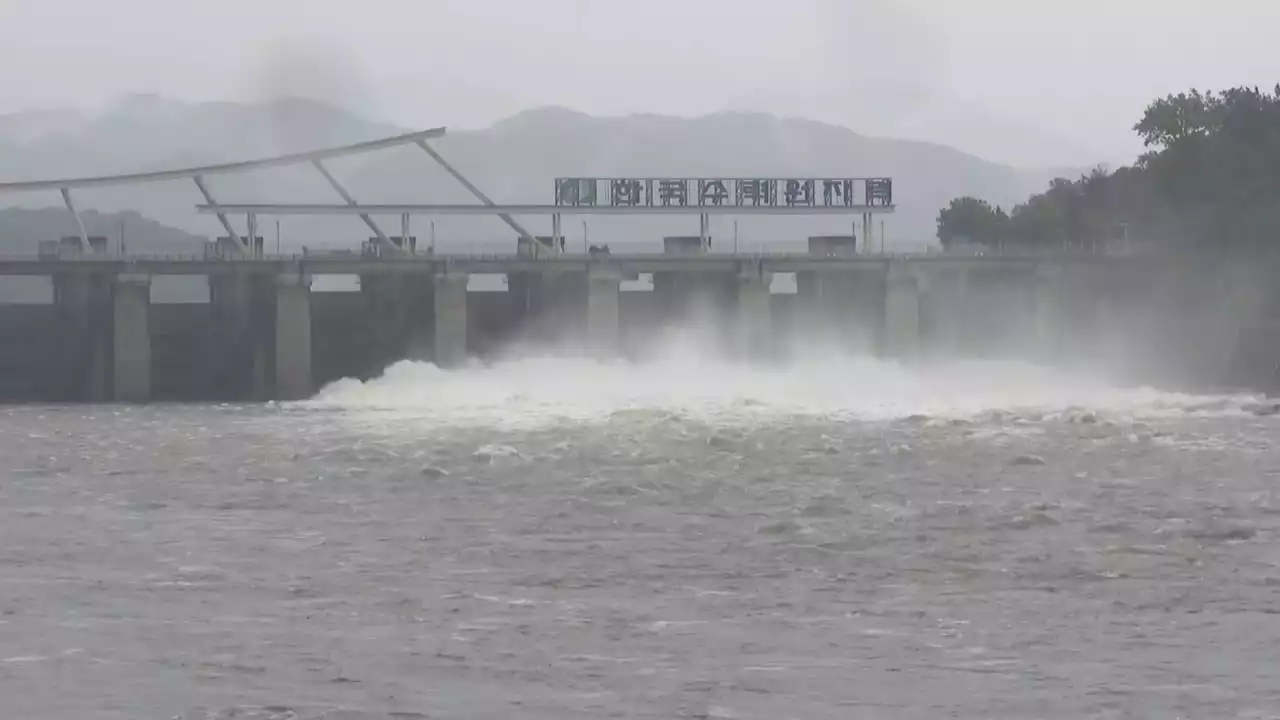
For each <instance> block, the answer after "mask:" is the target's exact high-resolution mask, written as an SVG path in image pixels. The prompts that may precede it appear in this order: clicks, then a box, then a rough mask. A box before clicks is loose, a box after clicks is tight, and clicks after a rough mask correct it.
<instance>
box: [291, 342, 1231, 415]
mask: <svg viewBox="0 0 1280 720" xmlns="http://www.w3.org/2000/svg"><path fill="white" fill-rule="evenodd" d="M1251 399H1252V398H1248V397H1244V396H1238V397H1237V396H1213V397H1206V396H1192V395H1184V394H1178V393H1168V392H1161V391H1158V390H1155V389H1151V388H1146V387H1125V386H1121V385H1118V384H1115V383H1112V382H1108V381H1106V380H1104V379H1101V378H1099V377H1094V376H1087V375H1081V374H1070V373H1067V372H1064V371H1059V370H1054V369H1050V368H1045V367H1040V366H1037V365H1033V364H1030V363H1026V362H1017V361H991V360H955V361H946V362H931V363H918V364H916V363H913V364H902V363H897V362H890V361H884V360H878V359H875V358H869V357H837V356H828V357H810V358H807V359H803V360H798V361H794V362H790V363H787V364H779V365H769V366H762V365H751V364H745V363H735V362H731V361H726V360H722V359H717V358H715V357H710V356H706V355H699V354H697V353H678V352H676V353H668V354H666V355H664V356H663V357H660V358H657V359H653V360H648V361H644V362H624V361H616V362H599V361H594V360H589V359H582V358H566V357H555V356H543V357H526V358H520V359H511V360H504V361H499V362H495V363H491V364H480V363H476V364H473V365H471V366H470V367H467V368H464V369H459V370H452V371H445V370H441V369H439V368H437V367H435V366H434V365H431V364H428V363H418V362H409V361H403V362H400V363H397V364H394V365H392V366H390V367H389V368H387V369H386V371H385V372H384V373H383V374H382V375H381V376H380V377H377V378H374V379H372V380H369V381H366V382H361V381H358V380H349V379H348V380H342V381H339V382H336V383H333V384H331V385H329V386H328V387H326V388H324V389H323V390H322V391H321V392H320V393H319V394H318V395H317V396H316V397H315V398H314V399H313V400H311V401H309V402H307V403H303V405H304V406H307V407H315V408H326V409H339V410H350V411H382V412H390V413H396V414H404V415H408V416H415V417H421V418H422V419H423V420H427V421H438V422H440V423H446V424H458V423H464V424H471V423H475V424H495V425H503V426H510V425H521V426H527V425H531V424H533V425H537V424H543V423H554V422H558V421H563V420H583V421H591V420H603V419H606V418H608V417H609V416H611V415H613V414H615V413H618V412H621V411H634V410H655V411H666V412H672V413H678V414H681V415H685V416H689V417H692V418H699V419H705V420H709V421H715V422H732V421H735V420H743V421H752V422H754V421H762V420H768V419H770V418H784V417H796V416H808V417H829V418H832V419H840V420H868V421H879V420H893V419H901V418H905V417H910V416H917V415H923V416H930V417H949V418H966V417H974V416H980V415H983V414H990V413H993V412H1004V413H1014V414H1017V415H1021V416H1030V417H1037V416H1043V415H1046V414H1061V413H1063V412H1068V411H1081V412H1100V413H1106V414H1112V415H1117V416H1123V417H1151V416H1160V415H1168V414H1183V413H1186V412H1188V411H1200V412H1204V411H1237V410H1238V409H1239V408H1240V406H1241V405H1242V404H1244V403H1246V402H1248V401H1249V400H1251Z"/></svg>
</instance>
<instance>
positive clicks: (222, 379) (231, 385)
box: [209, 272, 274, 400]
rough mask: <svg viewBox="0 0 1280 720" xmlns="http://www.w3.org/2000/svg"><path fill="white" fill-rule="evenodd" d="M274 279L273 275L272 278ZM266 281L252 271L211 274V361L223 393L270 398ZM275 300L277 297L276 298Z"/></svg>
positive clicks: (235, 395)
mask: <svg viewBox="0 0 1280 720" xmlns="http://www.w3.org/2000/svg"><path fill="white" fill-rule="evenodd" d="M268 280H270V278H268ZM262 285H263V283H262V282H261V281H260V280H259V279H258V278H257V277H255V276H253V275H250V274H249V273H239V272H237V273H227V274H223V275H214V276H210V277H209V302H210V305H211V307H210V311H211V313H212V316H213V345H212V347H211V348H210V350H211V355H212V357H211V363H212V365H213V373H214V385H215V386H216V388H217V392H218V394H219V395H220V396H221V397H224V398H227V399H234V400H250V399H252V400H267V399H270V395H271V393H270V392H269V391H268V390H269V389H268V387H267V385H268V383H267V371H266V370H267V352H266V351H267V347H266V342H265V341H264V332H265V329H266V328H264V326H267V328H269V326H270V325H271V323H269V322H264V321H265V320H266V319H267V318H265V317H263V315H264V312H265V311H264V307H265V308H266V309H270V306H267V305H264V298H263V295H264V294H265V293H264V292H263V291H262ZM272 302H274V297H273V298H272Z"/></svg>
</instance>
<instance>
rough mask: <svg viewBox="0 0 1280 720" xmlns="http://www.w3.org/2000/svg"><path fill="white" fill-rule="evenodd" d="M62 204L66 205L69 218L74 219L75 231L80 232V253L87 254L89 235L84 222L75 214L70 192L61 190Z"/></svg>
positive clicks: (65, 189)
mask: <svg viewBox="0 0 1280 720" xmlns="http://www.w3.org/2000/svg"><path fill="white" fill-rule="evenodd" d="M62 202H64V203H66V204H67V211H68V212H70V213H71V217H73V218H75V221H76V229H77V230H79V231H80V244H81V248H80V249H81V251H82V252H89V233H87V232H85V229H84V221H83V220H81V219H80V213H78V212H76V206H75V203H73V202H71V190H70V189H69V188H62Z"/></svg>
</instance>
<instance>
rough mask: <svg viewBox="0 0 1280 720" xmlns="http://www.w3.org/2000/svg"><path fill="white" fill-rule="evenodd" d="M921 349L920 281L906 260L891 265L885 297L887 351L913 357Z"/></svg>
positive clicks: (895, 356) (885, 343)
mask: <svg viewBox="0 0 1280 720" xmlns="http://www.w3.org/2000/svg"><path fill="white" fill-rule="evenodd" d="M919 350H920V282H919V279H918V278H917V276H916V274H915V272H913V270H912V269H911V268H910V267H907V265H906V261H896V262H891V263H890V264H889V272H888V277H887V278H886V282H885V298H884V353H885V355H886V356H888V357H892V358H899V359H904V360H905V359H910V358H913V357H915V356H916V355H918V354H919Z"/></svg>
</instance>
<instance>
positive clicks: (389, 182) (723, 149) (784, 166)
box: [0, 96, 1070, 250]
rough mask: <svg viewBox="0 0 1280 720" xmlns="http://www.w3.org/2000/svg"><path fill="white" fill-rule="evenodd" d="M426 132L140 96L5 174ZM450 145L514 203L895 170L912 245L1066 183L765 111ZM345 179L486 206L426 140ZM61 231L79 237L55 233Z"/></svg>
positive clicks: (27, 147)
mask: <svg viewBox="0 0 1280 720" xmlns="http://www.w3.org/2000/svg"><path fill="white" fill-rule="evenodd" d="M446 119H447V118H444V117H442V118H441V120H442V121H444V120H446ZM411 129H417V128H401V127H396V126H394V125H390V124H386V123H379V122H376V121H373V120H369V119H366V118H362V117H359V116H357V115H355V114H353V113H351V112H348V111H345V110H341V109H339V108H336V107H332V106H329V105H326V104H323V103H320V102H316V101H312V100H301V99H295V100H279V101H275V102H271V103H266V104H245V103H230V102H220V103H199V104H187V103H182V102H178V101H174V100H170V99H166V98H161V97H156V96H135V97H130V98H126V99H124V100H122V101H120V102H118V103H116V104H115V105H113V106H111V107H109V108H107V109H106V110H105V111H103V112H100V113H85V112H79V111H72V110H57V111H41V112H35V113H17V114H11V115H7V116H0V178H4V179H6V180H19V179H44V178H50V177H66V176H78V175H91V174H102V173H117V172H129V171H140V170H147V169H159V168H169V167H178V166H187V165H197V164H204V163H213V162H225V161H230V160H239V159H248V158H253V157H259V156H264V155H273V154H278V153H284V152H294V151H301V150H308V149H315V148H322V147H326V146H332V145H338V144H345V143H351V142H358V141H361V140H369V139H373V138H378V137H383V136H387V135H392V134H397V133H401V132H407V131H408V130H411ZM435 146H436V147H437V149H439V150H440V152H441V153H442V154H444V156H445V157H446V158H448V159H449V160H450V161H451V162H452V163H453V164H454V165H455V166H457V167H458V168H459V169H461V170H462V172H464V173H465V174H467V175H468V176H469V177H470V178H471V179H472V180H473V181H474V182H475V183H476V184H477V185H479V186H480V187H481V188H482V189H484V190H485V192H486V193H487V194H488V195H489V196H490V197H492V198H493V199H494V200H495V201H496V202H500V203H501V202H512V203H549V202H551V201H552V197H553V179H554V178H555V177H557V176H587V177H591V176H599V177H608V176H615V177H616V176H704V175H705V176H715V175H727V176H752V175H759V176H807V175H820V176H851V177H862V176H880V175H887V176H890V177H892V178H893V179H894V194H895V202H896V203H897V205H898V211H897V213H896V214H895V215H893V216H889V217H887V218H885V229H886V235H887V238H888V246H889V247H890V248H894V247H896V248H899V249H904V248H913V247H914V248H918V247H921V246H923V245H927V244H931V243H932V242H933V236H934V220H935V218H936V216H937V213H938V210H939V209H940V208H941V207H943V206H945V205H946V204H947V203H948V202H949V201H950V200H951V199H952V198H954V197H956V196H960V195H977V196H979V197H982V198H985V199H987V200H989V201H990V202H992V203H994V204H1001V205H1005V206H1010V205H1012V204H1014V203H1016V202H1020V201H1022V200H1024V199H1025V198H1026V197H1027V196H1028V195H1029V194H1030V193H1032V192H1034V191H1038V190H1041V189H1043V187H1044V186H1045V183H1046V182H1047V180H1048V179H1049V178H1050V177H1052V176H1053V175H1055V174H1061V173H1053V172H1049V171H1044V172H1033V171H1023V170H1017V169H1014V168H1011V167H1009V166H1006V165H1001V164H998V163H994V162H989V161H986V160H983V159H981V158H978V157H975V156H973V155H969V154H965V153H962V152H959V151H957V150H954V149H952V148H948V147H945V146H941V145H937V144H932V143H927V142H919V141H909V140H894V139H886V138H877V137H867V136H864V135H860V134H858V133H855V132H853V131H851V130H849V129H846V128H843V127H838V126H835V125H830V124H824V123H819V122H814V121H809V120H791V119H779V118H777V117H774V116H771V115H766V114H759V113H719V114H715V115H709V116H704V117H699V118H689V119H686V118H675V117H666V116H659V115H633V116H628V117H618V118H598V117H592V116H588V115H584V114H581V113H577V112H574V111H570V110H565V109H560V108H543V109H537V110H530V111H527V112H524V113H520V114H518V115H515V116H513V117H511V118H508V119H506V120H503V121H501V122H498V123H496V124H494V125H493V126H491V127H488V128H485V129H482V130H472V131H453V132H450V133H449V135H448V136H447V137H445V138H442V139H441V140H439V141H436V142H435ZM331 170H332V171H333V172H334V174H335V175H337V176H338V178H339V179H340V180H341V181H342V182H343V183H344V184H346V186H347V187H348V189H349V190H351V192H352V194H353V195H355V197H356V198H357V199H359V200H361V201H365V202H370V203H379V202H381V203H394V202H420V203H452V202H463V203H465V202H474V198H472V197H471V196H470V195H469V194H468V193H467V192H466V191H465V190H464V189H463V188H461V187H460V186H459V185H458V184H457V183H456V182H455V181H454V180H453V179H452V178H450V177H449V176H448V175H447V174H446V173H445V172H444V171H443V170H441V169H440V168H439V167H437V166H435V165H434V163H432V161H431V160H430V158H429V157H427V156H426V155H425V154H424V153H422V152H421V150H420V149H418V148H416V147H412V146H410V147H405V148H399V149H395V150H388V151H383V152H379V153H377V154H374V155H367V156H364V157H354V158H345V159H341V160H335V161H333V162H332V163H331ZM1068 174H1070V173H1068ZM210 184H211V187H212V190H213V192H214V194H215V196H216V197H217V198H218V199H219V200H220V201H222V202H236V201H240V202H337V201H338V198H337V197H336V196H335V194H334V193H333V191H332V189H331V188H329V187H328V185H327V184H325V182H324V180H323V179H322V178H320V177H319V175H318V174H317V173H316V172H315V171H314V170H313V169H312V168H309V167H300V168H287V169H275V170H268V171H262V172H259V173H254V174H249V175H241V176H226V177H216V178H210ZM76 199H77V201H78V203H79V205H80V206H81V207H82V208H96V209H98V210H101V211H106V212H110V211H120V210H133V211H136V212H138V213H141V214H142V215H144V216H146V217H149V218H152V219H154V220H156V221H158V222H159V223H163V224H164V225H168V226H172V227H173V228H176V229H178V230H181V231H183V232H186V233H192V234H195V235H200V236H214V235H217V234H219V231H220V227H219V226H218V225H217V222H216V221H215V220H214V219H213V218H212V217H211V216H201V215H197V214H196V213H195V212H194V206H195V205H196V204H198V203H199V202H201V198H200V196H199V193H198V192H197V191H196V189H195V187H194V186H193V185H192V184H191V183H190V182H167V183H159V184H153V185H143V186H133V187H121V188H105V189H97V190H92V191H82V192H79V193H77V196H76ZM0 205H22V206H25V207H40V206H56V205H59V198H58V197H57V194H56V193H40V194H12V195H10V196H8V197H4V198H0ZM63 217H64V218H65V213H64V214H63ZM274 220H275V219H273V218H265V217H264V218H260V228H261V232H262V234H263V235H264V236H266V237H267V240H268V245H269V246H270V245H272V244H273V241H274V240H275V235H276V232H277V225H276V223H275V222H274ZM855 220H856V218H848V219H843V218H841V219H835V218H824V217H818V218H777V217H775V218H761V217H743V218H740V219H739V221H738V226H739V227H738V233H739V236H740V238H741V243H742V245H743V246H744V247H756V246H759V245H761V244H764V245H769V246H777V245H778V244H780V243H787V242H800V243H802V242H803V241H804V238H805V237H807V236H808V235H811V234H832V233H841V232H847V231H848V228H850V227H851V223H852V222H854V221H855ZM524 222H525V224H526V225H527V226H528V227H529V229H530V230H531V231H533V232H536V233H540V234H542V233H549V231H550V221H549V219H547V218H526V219H524ZM415 223H416V226H415V228H414V234H416V235H418V237H419V238H420V242H421V240H422V239H425V238H426V236H427V235H429V233H430V230H429V229H428V219H426V218H415ZM732 223H733V221H732V220H731V219H717V220H715V221H713V227H712V233H713V235H714V236H715V237H717V238H724V237H727V236H729V235H731V234H732V233H733V229H732V227H733V225H732ZM398 225H399V221H398V219H396V218H387V219H386V220H385V224H384V227H385V228H386V229H387V230H388V232H389V234H398V229H399V228H398ZM434 227H435V234H436V238H437V241H438V243H439V245H440V247H441V248H442V249H466V248H468V247H471V248H478V247H482V246H484V247H486V248H487V249H490V250H493V249H502V248H507V247H510V246H511V245H510V243H511V242H512V240H513V233H512V231H511V230H510V229H508V228H507V227H506V226H504V225H503V224H502V223H501V222H500V221H498V220H497V219H496V218H491V217H475V218H461V217H448V218H444V217H442V218H439V219H438V220H436V221H435V223H434ZM278 228H279V234H280V235H281V246H282V247H283V248H284V249H286V250H287V249H296V248H298V247H299V246H302V245H311V246H331V245H344V246H347V247H353V246H354V245H355V243H357V242H358V241H359V240H362V239H365V238H367V237H368V236H369V235H370V232H369V230H368V229H367V228H365V227H364V226H363V225H362V224H361V223H360V222H359V221H358V220H356V219H355V218H332V217H331V218H281V219H279V226H278ZM564 231H565V234H566V236H567V237H568V238H569V241H570V242H571V243H577V242H580V241H581V238H582V236H583V235H584V233H589V235H590V238H591V241H592V242H597V241H602V242H647V243H650V244H651V245H654V246H656V245H657V243H658V239H659V238H660V237H661V236H663V235H669V234H695V233H696V232H697V221H696V219H695V218H693V217H688V218H671V217H667V218H634V217H633V218H617V217H612V218H604V217H595V218H591V219H589V223H588V226H585V227H584V226H583V224H582V222H581V220H580V219H576V218H566V221H565V225H564ZM49 232H50V234H51V235H56V234H66V233H65V232H64V230H58V229H56V228H55V227H54V226H52V225H51V226H50V228H49ZM24 237H28V236H24ZM28 239H29V237H28ZM15 240H17V238H16V237H12V236H8V237H7V239H5V240H0V242H4V244H5V245H7V246H9V247H12V246H13V245H12V243H13V242H14V241H15ZM23 242H24V243H25V242H27V240H23ZM720 246H721V247H724V245H720Z"/></svg>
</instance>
